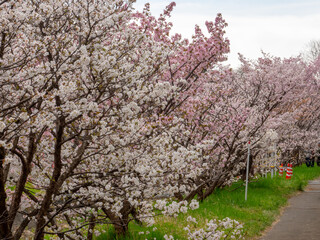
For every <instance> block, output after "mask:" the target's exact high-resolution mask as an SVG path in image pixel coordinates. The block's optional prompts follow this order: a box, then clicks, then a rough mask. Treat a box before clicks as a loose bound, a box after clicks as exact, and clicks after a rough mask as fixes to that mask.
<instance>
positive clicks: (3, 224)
mask: <svg viewBox="0 0 320 240" xmlns="http://www.w3.org/2000/svg"><path fill="white" fill-rule="evenodd" d="M4 159H5V149H4V147H2V146H0V238H1V239H12V232H11V229H10V225H9V220H10V219H9V213H8V210H7V205H6V198H7V194H6V190H5V182H6V179H5V178H4V177H5V174H4V169H3V163H4Z"/></svg>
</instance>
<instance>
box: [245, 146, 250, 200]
mask: <svg viewBox="0 0 320 240" xmlns="http://www.w3.org/2000/svg"><path fill="white" fill-rule="evenodd" d="M249 161H250V141H249V142H248V158H247V169H246V193H245V200H246V201H247V195H248V178H249Z"/></svg>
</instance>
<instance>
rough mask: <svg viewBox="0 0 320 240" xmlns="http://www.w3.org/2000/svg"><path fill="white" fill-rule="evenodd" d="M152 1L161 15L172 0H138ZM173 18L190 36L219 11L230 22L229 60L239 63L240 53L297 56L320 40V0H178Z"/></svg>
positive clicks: (142, 0) (153, 8)
mask: <svg viewBox="0 0 320 240" xmlns="http://www.w3.org/2000/svg"><path fill="white" fill-rule="evenodd" d="M147 2H149V3H150V4H151V12H152V13H153V15H156V16H159V14H160V13H161V12H162V10H163V9H164V7H165V6H166V5H168V4H169V3H170V2H171V1H167V0H137V3H136V4H135V7H136V8H137V9H140V10H141V9H142V8H143V6H144V4H145V3H147ZM175 2H176V4H177V6H176V7H175V8H174V10H173V13H172V17H171V19H170V20H171V22H172V23H173V32H178V33H181V34H182V36H183V37H186V38H190V37H191V35H192V34H193V32H194V25H195V24H198V25H200V26H201V27H203V29H204V30H205V28H204V22H205V21H206V20H210V21H214V19H215V16H216V14H217V13H222V16H223V17H224V19H225V20H226V22H227V23H228V25H229V26H228V27H227V29H226V31H227V36H228V38H229V40H230V42H231V52H230V54H229V60H228V63H229V64H230V65H231V66H232V67H237V66H238V65H239V61H238V53H241V54H243V55H244V56H245V57H247V58H250V59H256V58H258V57H260V56H261V51H264V52H266V53H270V54H271V55H274V56H279V57H290V56H296V55H298V54H299V53H301V52H302V51H304V50H305V49H306V45H307V44H308V43H309V42H310V41H311V40H320V0H176V1H175Z"/></svg>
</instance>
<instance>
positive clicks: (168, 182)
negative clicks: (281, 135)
mask: <svg viewBox="0 0 320 240" xmlns="http://www.w3.org/2000/svg"><path fill="white" fill-rule="evenodd" d="M0 4H1V5H0V6H1V10H0V11H1V29H0V32H1V45H0V60H1V61H0V71H1V74H0V85H1V93H0V94H1V95H0V101H1V106H2V107H1V109H0V127H1V128H0V133H1V134H0V139H1V145H2V148H3V149H4V150H6V155H7V156H6V160H5V162H4V163H2V165H1V179H0V180H1V185H0V187H1V189H0V192H1V199H2V200H1V203H0V204H1V206H0V210H1V217H0V218H1V221H0V229H1V231H0V234H1V237H2V238H13V239H20V237H21V236H22V234H23V232H24V231H25V229H26V227H27V226H28V224H29V223H30V222H34V223H35V225H36V227H35V233H34V239H43V238H44V235H45V234H47V235H58V236H59V237H60V238H65V237H67V238H69V239H83V237H84V235H83V234H86V235H87V238H88V239H91V238H92V236H93V232H94V227H95V225H96V224H109V223H111V224H113V225H114V227H115V229H116V231H117V233H118V234H125V233H126V231H127V230H128V223H129V221H131V220H136V221H138V222H141V221H146V222H148V223H149V224H152V223H153V219H152V216H153V212H152V210H153V201H154V198H155V197H159V196H162V195H165V194H168V193H169V195H171V193H174V192H177V189H179V190H180V191H181V190H183V192H188V191H190V189H191V188H192V187H193V186H191V185H190V184H186V183H189V181H190V180H191V179H193V178H196V176H197V175H198V172H200V170H199V169H200V167H199V166H194V165H193V164H192V162H193V161H194V159H197V157H198V155H199V154H198V152H197V151H196V149H189V148H186V147H185V146H182V145H179V144H177V143H176V142H175V140H174V138H173V137H172V136H173V133H176V132H178V131H179V129H180V128H181V124H180V123H181V121H182V119H181V117H180V116H177V115H176V114H174V113H175V111H176V109H177V108H178V107H179V106H181V105H182V104H183V103H184V102H185V101H186V99H187V98H188V94H187V92H188V91H194V90H192V89H196V88H197V85H196V83H197V82H198V78H199V75H200V74H202V73H203V72H205V71H206V70H207V69H208V68H209V67H211V66H212V65H213V64H215V63H217V62H219V61H221V60H223V59H225V57H224V54H225V53H226V52H228V41H227V40H225V39H224V37H223V34H224V31H223V28H224V27H225V25H226V24H225V22H224V20H223V19H222V18H221V15H218V17H217V19H216V22H215V23H210V22H208V23H207V28H208V31H209V34H210V36H209V37H205V36H204V35H203V34H202V33H201V30H200V29H199V28H198V27H196V33H195V37H194V40H193V41H192V42H190V43H189V42H188V41H186V40H181V37H180V36H179V35H174V36H173V37H170V35H169V32H170V28H171V25H170V23H167V21H166V18H167V17H168V16H170V12H171V10H172V8H173V6H174V4H170V5H169V6H168V7H167V8H166V9H165V11H164V13H163V14H162V15H161V16H160V18H159V19H156V18H154V17H153V16H151V15H150V12H149V10H148V8H149V7H148V5H146V8H145V10H144V11H143V12H142V13H139V12H135V11H134V10H133V8H132V1H122V0H119V1H117V0H112V1H99V0H98V1H92V0H83V1H65V0H59V1H51V0H45V1H10V0H8V1H2V2H1V3H0ZM190 89H191V90H190ZM3 155H4V154H3ZM181 204H187V203H185V202H182V203H181ZM181 204H180V205H181ZM180 205H177V206H178V207H177V209H178V210H179V209H180V207H181V206H180ZM165 212H167V213H168V214H174V213H175V212H176V210H170V211H168V209H167V210H165ZM17 215H20V216H22V221H21V222H17V221H15V219H16V217H17ZM84 230H86V231H87V232H86V233H85V232H84Z"/></svg>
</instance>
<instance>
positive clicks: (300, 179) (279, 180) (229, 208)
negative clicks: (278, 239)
mask: <svg viewBox="0 0 320 240" xmlns="http://www.w3.org/2000/svg"><path fill="white" fill-rule="evenodd" d="M319 176H320V167H317V166H315V167H314V168H307V167H306V166H305V165H303V166H300V167H296V168H294V169H293V176H292V179H291V180H286V179H285V173H284V176H283V177H274V178H273V179H271V178H270V176H269V177H268V178H260V179H257V180H255V182H251V183H249V189H248V200H247V201H245V200H244V191H245V189H244V186H243V182H237V183H234V184H233V185H232V186H230V187H227V188H224V189H217V190H216V191H215V193H214V194H213V195H211V196H210V197H209V198H207V199H206V200H205V201H203V202H202V203H201V204H200V207H199V209H197V210H195V211H190V212H188V213H187V214H180V215H179V216H178V217H177V218H170V217H164V216H161V217H158V218H157V221H156V222H157V224H156V225H155V226H153V227H150V228H147V227H141V226H139V225H137V224H135V223H131V224H130V226H129V231H130V233H129V235H128V236H127V237H126V238H125V239H126V240H127V239H128V240H129V239H130V240H132V239H135V240H139V239H154V238H156V239H163V237H162V236H163V235H164V234H168V235H169V234H170V235H173V236H174V238H175V239H187V236H186V233H185V231H184V230H183V228H184V227H185V226H186V225H188V222H187V221H186V218H187V216H189V215H191V216H192V217H195V218H197V219H198V223H199V226H201V227H204V225H205V223H206V221H207V220H210V219H212V218H218V219H222V218H225V217H229V218H231V219H235V220H237V221H239V222H241V223H243V225H244V231H245V239H253V238H255V237H257V236H259V235H260V234H261V232H262V231H263V230H265V229H266V228H267V227H268V226H270V225H271V224H272V223H273V222H274V221H275V220H276V218H277V217H278V216H279V214H280V210H281V208H282V207H284V206H285V205H286V204H287V200H288V198H289V197H290V196H292V195H294V194H295V193H296V192H298V191H301V190H303V189H304V187H305V186H306V185H307V183H308V180H311V179H314V178H317V177H319ZM189 224H190V223H189ZM154 227H156V228H157V230H155V231H153V228H154ZM105 230H107V232H106V233H104V234H102V235H100V236H99V237H96V240H104V239H117V238H116V237H115V234H114V231H113V229H112V227H109V228H108V229H105ZM141 232H144V233H146V232H150V233H148V234H139V233H141Z"/></svg>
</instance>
